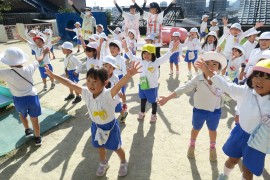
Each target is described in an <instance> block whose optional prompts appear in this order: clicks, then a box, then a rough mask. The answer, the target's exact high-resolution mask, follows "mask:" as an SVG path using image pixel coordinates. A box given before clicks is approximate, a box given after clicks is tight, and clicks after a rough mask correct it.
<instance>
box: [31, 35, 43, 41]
mask: <svg viewBox="0 0 270 180" xmlns="http://www.w3.org/2000/svg"><path fill="white" fill-rule="evenodd" d="M37 39H40V40H42V41H43V42H45V39H44V38H43V37H41V36H35V37H33V41H36V40H37Z"/></svg>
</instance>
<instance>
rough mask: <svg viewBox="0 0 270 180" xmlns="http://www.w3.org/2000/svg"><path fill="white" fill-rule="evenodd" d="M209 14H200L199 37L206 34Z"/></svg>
mask: <svg viewBox="0 0 270 180" xmlns="http://www.w3.org/2000/svg"><path fill="white" fill-rule="evenodd" d="M208 18H209V16H208V15H203V16H202V19H201V20H202V23H201V26H200V36H201V38H204V37H205V36H206V35H207V34H208V32H209V31H208V28H207V21H208Z"/></svg>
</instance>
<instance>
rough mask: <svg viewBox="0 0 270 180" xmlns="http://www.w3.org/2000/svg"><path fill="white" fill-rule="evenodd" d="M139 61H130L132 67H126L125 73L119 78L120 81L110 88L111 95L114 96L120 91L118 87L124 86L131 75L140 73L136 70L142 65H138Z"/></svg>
mask: <svg viewBox="0 0 270 180" xmlns="http://www.w3.org/2000/svg"><path fill="white" fill-rule="evenodd" d="M139 64H140V63H136V64H135V63H134V62H132V67H131V68H129V69H127V74H126V75H125V76H124V77H123V78H122V79H120V81H119V82H118V83H116V84H115V85H114V86H113V88H112V89H111V95H112V97H114V96H115V95H117V94H118V92H119V91H120V89H121V88H122V87H123V86H125V85H126V84H127V83H128V81H129V80H130V79H131V77H132V76H134V75H135V74H137V73H140V72H139V71H138V70H139V69H140V68H141V67H142V66H139Z"/></svg>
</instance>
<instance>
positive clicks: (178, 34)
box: [172, 31, 181, 37]
mask: <svg viewBox="0 0 270 180" xmlns="http://www.w3.org/2000/svg"><path fill="white" fill-rule="evenodd" d="M172 36H176V37H181V34H180V32H177V31H176V32H173V34H172Z"/></svg>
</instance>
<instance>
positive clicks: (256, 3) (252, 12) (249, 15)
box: [238, 0, 270, 25]
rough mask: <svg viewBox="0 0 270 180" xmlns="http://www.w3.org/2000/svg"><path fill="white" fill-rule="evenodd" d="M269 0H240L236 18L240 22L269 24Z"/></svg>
mask: <svg viewBox="0 0 270 180" xmlns="http://www.w3.org/2000/svg"><path fill="white" fill-rule="evenodd" d="M269 7H270V1H269V0H241V3H240V9H239V11H238V19H239V21H240V23H241V24H255V23H256V22H264V23H265V24H268V25H269V24H270V9H269Z"/></svg>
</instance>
